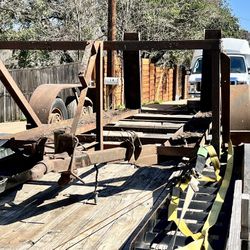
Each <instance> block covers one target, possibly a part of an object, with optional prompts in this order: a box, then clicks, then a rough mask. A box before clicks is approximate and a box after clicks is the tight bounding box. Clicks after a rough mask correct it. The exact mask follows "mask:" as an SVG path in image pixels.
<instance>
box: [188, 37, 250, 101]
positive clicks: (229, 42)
mask: <svg viewBox="0 0 250 250" xmlns="http://www.w3.org/2000/svg"><path fill="white" fill-rule="evenodd" d="M221 40H222V51H223V52H225V53H226V54H227V55H228V56H229V57H230V60H231V62H230V64H231V65H230V82H231V84H232V85H239V84H250V47H249V43H248V41H247V40H243V39H235V38H222V39H221ZM201 70H202V50H195V51H194V54H193V59H192V61H191V70H190V76H189V89H188V92H189V96H191V97H195V96H199V95H200V90H201Z"/></svg>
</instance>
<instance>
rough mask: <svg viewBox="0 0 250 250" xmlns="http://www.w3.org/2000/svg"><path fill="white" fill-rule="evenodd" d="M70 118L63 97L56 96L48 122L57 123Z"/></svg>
mask: <svg viewBox="0 0 250 250" xmlns="http://www.w3.org/2000/svg"><path fill="white" fill-rule="evenodd" d="M66 119H68V112H67V108H66V106H65V104H64V102H63V100H62V99H61V98H56V99H55V101H54V102H53V104H52V105H51V109H50V115H49V119H48V123H49V124H50V123H57V122H60V121H62V120H66Z"/></svg>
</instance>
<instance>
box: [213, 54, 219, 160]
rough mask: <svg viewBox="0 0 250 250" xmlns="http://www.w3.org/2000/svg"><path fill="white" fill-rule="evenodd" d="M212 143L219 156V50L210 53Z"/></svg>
mask: <svg viewBox="0 0 250 250" xmlns="http://www.w3.org/2000/svg"><path fill="white" fill-rule="evenodd" d="M211 55H212V66H211V67H212V76H211V80H212V82H211V83H212V84H211V85H212V145H213V146H214V148H215V150H216V152H217V155H218V156H220V135H221V132H220V129H221V120H220V112H221V109H220V106H221V101H220V98H221V90H220V55H221V52H220V50H213V51H212V53H211Z"/></svg>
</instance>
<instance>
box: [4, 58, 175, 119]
mask: <svg viewBox="0 0 250 250" xmlns="http://www.w3.org/2000/svg"><path fill="white" fill-rule="evenodd" d="M104 62H105V64H106V58H105V59H104ZM80 68H81V66H80V63H78V62H76V63H69V64H64V65H59V66H51V67H45V68H35V69H34V68H31V69H14V70H10V73H11V75H12V76H13V78H14V80H15V81H16V82H17V84H18V86H19V87H20V89H21V90H22V92H23V94H24V96H25V97H26V98H27V99H28V100H29V99H30V97H31V95H32V93H33V92H34V90H35V89H36V88H37V87H38V86H39V85H41V84H45V83H72V84H73V83H78V82H79V79H78V73H79V71H80ZM105 73H106V65H105V66H104V75H105ZM115 76H116V77H120V78H121V82H122V84H121V85H118V86H113V87H112V89H111V91H112V93H113V105H112V106H113V108H116V107H118V106H120V105H123V101H124V98H123V93H124V86H123V77H122V76H123V65H122V63H121V60H119V59H117V60H116V67H115ZM141 77H142V103H148V102H154V101H169V100H173V69H167V68H165V69H162V68H161V67H158V66H155V65H154V64H153V63H151V62H150V60H149V59H142V76H141ZM179 78H180V77H179ZM179 91H180V90H179ZM104 93H105V96H107V95H108V93H107V91H106V88H105V87H104ZM65 94H67V92H66V93H63V94H62V95H65ZM104 102H106V98H104ZM0 107H1V109H0V122H3V121H14V120H20V119H23V118H24V116H23V114H22V112H21V111H20V109H19V108H18V107H17V105H16V104H15V102H14V100H13V99H12V98H11V96H10V95H9V93H8V92H5V90H4V87H3V85H2V84H1V83H0ZM4 107H5V108H4Z"/></svg>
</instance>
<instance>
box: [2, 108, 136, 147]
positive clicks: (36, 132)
mask: <svg viewBox="0 0 250 250" xmlns="http://www.w3.org/2000/svg"><path fill="white" fill-rule="evenodd" d="M138 112H139V111H138V110H125V111H110V112H105V118H104V119H103V125H105V124H108V123H112V122H116V121H119V120H121V119H124V118H126V117H129V116H133V115H135V114H138ZM95 116H96V114H92V115H87V116H84V117H83V118H82V119H81V121H80V122H79V123H80V125H79V126H78V128H77V132H76V134H80V133H85V132H88V131H90V130H93V129H95V128H96V119H95ZM72 121H73V119H69V120H64V121H61V122H58V123H54V124H43V125H42V126H40V127H38V128H33V129H32V130H28V131H27V130H26V131H23V132H19V133H16V134H12V135H4V136H0V140H10V139H14V140H16V142H17V143H18V142H21V141H22V142H23V143H25V142H27V141H37V140H39V139H40V138H41V137H53V133H54V132H55V131H56V130H60V129H62V130H66V129H68V128H70V126H71V124H72ZM7 143H8V142H7ZM8 144H12V141H9V143H8ZM19 145H20V144H19Z"/></svg>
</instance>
